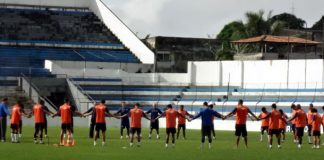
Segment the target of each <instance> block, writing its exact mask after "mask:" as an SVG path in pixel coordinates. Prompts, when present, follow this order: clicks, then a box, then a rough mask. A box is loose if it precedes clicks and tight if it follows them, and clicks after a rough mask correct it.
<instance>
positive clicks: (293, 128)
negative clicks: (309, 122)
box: [291, 104, 298, 143]
mask: <svg viewBox="0 0 324 160" xmlns="http://www.w3.org/2000/svg"><path fill="white" fill-rule="evenodd" d="M291 111H292V115H294V114H295V112H296V105H295V104H291ZM291 130H292V133H293V136H294V143H298V138H297V133H296V120H295V119H293V120H292V121H291Z"/></svg>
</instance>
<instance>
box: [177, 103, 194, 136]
mask: <svg viewBox="0 0 324 160" xmlns="http://www.w3.org/2000/svg"><path fill="white" fill-rule="evenodd" d="M178 113H179V114H181V115H182V116H179V117H178V132H177V139H179V135H180V130H181V129H182V134H183V139H186V119H185V118H183V117H186V116H189V117H192V115H191V114H189V113H188V112H187V111H186V110H185V109H184V105H180V109H179V110H178Z"/></svg>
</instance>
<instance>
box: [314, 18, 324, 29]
mask: <svg viewBox="0 0 324 160" xmlns="http://www.w3.org/2000/svg"><path fill="white" fill-rule="evenodd" d="M323 23H324V16H322V18H321V19H320V20H319V21H317V22H316V23H315V24H314V25H313V27H312V29H314V30H323Z"/></svg>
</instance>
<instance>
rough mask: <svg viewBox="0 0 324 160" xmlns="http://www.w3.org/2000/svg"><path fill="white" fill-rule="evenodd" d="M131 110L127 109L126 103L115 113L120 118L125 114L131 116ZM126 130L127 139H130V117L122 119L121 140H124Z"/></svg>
mask: <svg viewBox="0 0 324 160" xmlns="http://www.w3.org/2000/svg"><path fill="white" fill-rule="evenodd" d="M129 111H130V110H129V108H127V106H126V103H125V102H122V103H121V108H120V109H119V110H118V111H117V112H116V113H115V115H119V116H122V115H125V114H129ZM125 128H126V131H127V134H126V138H128V137H129V128H130V126H129V117H128V116H126V117H123V118H121V123H120V139H123V132H124V129H125Z"/></svg>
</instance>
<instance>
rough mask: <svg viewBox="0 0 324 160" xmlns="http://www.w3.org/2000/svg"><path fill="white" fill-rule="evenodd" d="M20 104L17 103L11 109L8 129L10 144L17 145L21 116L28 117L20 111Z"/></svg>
mask: <svg viewBox="0 0 324 160" xmlns="http://www.w3.org/2000/svg"><path fill="white" fill-rule="evenodd" d="M21 106H22V104H21V102H20V101H17V103H16V104H15V105H14V106H13V107H12V111H11V118H10V128H11V142H12V143H19V138H20V137H19V136H18V133H19V125H20V124H21V123H20V122H21V120H22V118H21V115H24V116H25V117H28V115H27V114H26V113H25V112H22V110H21Z"/></svg>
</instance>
